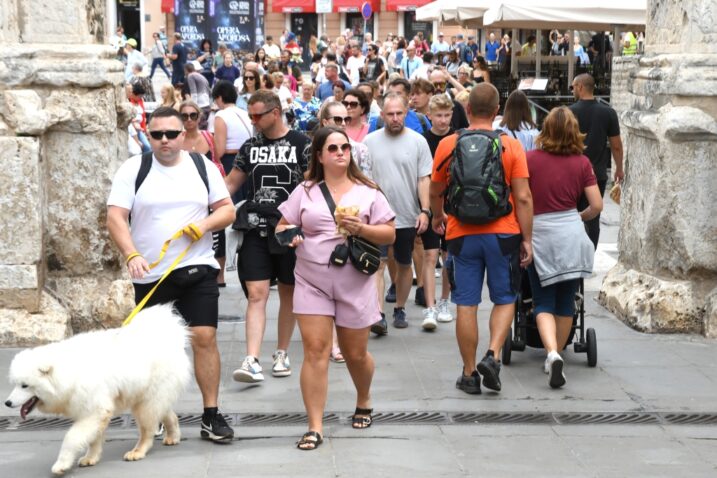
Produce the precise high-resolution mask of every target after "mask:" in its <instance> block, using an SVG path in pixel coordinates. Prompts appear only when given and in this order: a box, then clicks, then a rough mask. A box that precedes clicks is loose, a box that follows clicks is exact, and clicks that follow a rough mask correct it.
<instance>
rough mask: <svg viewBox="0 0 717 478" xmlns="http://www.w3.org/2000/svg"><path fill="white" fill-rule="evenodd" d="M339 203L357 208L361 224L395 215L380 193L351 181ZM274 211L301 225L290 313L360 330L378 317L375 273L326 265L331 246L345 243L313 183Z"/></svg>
mask: <svg viewBox="0 0 717 478" xmlns="http://www.w3.org/2000/svg"><path fill="white" fill-rule="evenodd" d="M339 205H340V206H358V207H359V217H360V218H361V222H364V223H367V224H372V225H375V224H385V223H387V222H389V221H391V220H393V218H394V217H395V216H396V215H395V214H394V212H393V211H392V210H391V207H390V206H389V205H388V201H387V200H386V197H385V196H384V195H383V193H381V192H380V191H378V190H376V189H372V188H369V187H367V186H364V185H363V184H356V185H354V187H353V188H351V190H350V191H349V192H347V193H346V194H344V196H343V197H342V198H341V202H340V203H339ZM279 211H281V214H282V215H283V216H284V219H285V220H286V221H287V222H288V223H289V224H294V225H297V226H301V229H302V230H303V232H304V242H303V243H302V244H301V245H299V247H297V248H296V268H295V269H294V276H295V278H296V285H295V288H294V313H295V314H301V315H326V316H330V317H334V319H335V321H336V325H338V326H340V327H347V328H350V329H362V328H365V327H369V326H370V325H371V324H373V323H375V322H378V321H379V320H380V319H381V316H380V311H379V306H378V296H377V293H376V277H375V275H371V276H368V275H366V274H363V273H361V272H359V271H358V270H356V268H354V266H353V265H352V264H350V263H348V264H346V265H344V266H343V267H339V266H335V265H330V266H329V257H330V256H331V252H332V251H333V250H334V247H335V246H336V245H337V244H341V243H342V242H344V241H345V239H344V237H343V236H342V235H340V234H338V233H337V232H336V223H335V222H334V219H333V218H332V217H331V213H330V212H329V207H328V206H327V204H326V200H325V199H324V196H323V195H322V194H321V190H320V189H319V186H318V185H313V186H312V187H311V189H309V191H308V192H307V191H306V189H305V188H304V184H301V185H299V186H297V187H296V189H294V191H293V192H292V193H291V195H290V196H289V199H287V200H286V201H285V202H284V203H283V204H281V206H279Z"/></svg>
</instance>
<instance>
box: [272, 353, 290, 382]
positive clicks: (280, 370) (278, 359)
mask: <svg viewBox="0 0 717 478" xmlns="http://www.w3.org/2000/svg"><path fill="white" fill-rule="evenodd" d="M272 358H273V359H274V365H273V366H272V367H271V374H272V375H273V376H274V377H288V376H289V375H291V363H290V362H289V356H288V355H287V354H286V350H277V351H276V352H274V355H272Z"/></svg>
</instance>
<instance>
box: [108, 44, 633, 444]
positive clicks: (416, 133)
mask: <svg viewBox="0 0 717 478" xmlns="http://www.w3.org/2000/svg"><path fill="white" fill-rule="evenodd" d="M175 39H178V38H177V36H176V35H175ZM286 39H289V40H291V37H290V36H289V35H288V34H287V36H286V38H283V39H282V43H283V42H284V40H286ZM155 41H156V45H155V47H153V53H152V55H153V58H154V54H155V50H156V52H157V53H158V54H160V53H162V47H163V44H162V40H161V37H160V36H159V35H157V36H156V38H155ZM456 41H457V43H456V45H452V44H451V43H449V42H447V41H445V40H444V38H443V35H439V38H438V40H437V41H436V42H434V44H433V45H428V43H427V42H426V41H425V40H424V39H423V38H422V37H421V36H417V37H416V38H414V39H412V40H410V41H408V42H407V41H406V39H403V38H393V37H392V36H389V37H388V38H387V39H386V41H385V42H373V41H371V40H370V38H369V39H367V44H366V43H362V44H360V43H358V42H355V41H353V40H351V39H350V38H345V37H343V36H342V37H340V38H338V39H337V40H336V42H329V41H328V39H326V38H323V37H322V38H321V39H319V41H317V42H316V45H315V46H316V49H317V51H316V53H317V55H319V56H318V57H316V65H317V67H316V68H314V66H313V65H312V68H311V77H312V78H311V79H309V78H308V75H307V78H304V77H303V75H301V74H299V73H297V71H296V70H297V68H296V67H297V66H298V64H297V63H296V58H297V57H296V54H295V52H294V50H295V49H294V48H291V47H288V48H284V49H282V48H281V47H280V46H279V45H276V44H274V43H273V40H272V38H271V37H267V44H266V45H264V46H263V47H262V48H260V49H259V51H257V52H255V53H253V54H251V55H247V56H244V57H243V58H241V59H237V58H235V56H234V55H233V53H232V52H231V51H229V50H227V49H226V48H225V47H224V46H223V45H219V52H218V53H215V52H213V51H212V45H211V43H206V42H203V43H202V51H201V55H200V57H199V58H197V60H196V63H195V62H194V61H193V62H191V63H186V56H187V55H186V51H185V50H186V49H184V50H183V47H180V48H177V45H178V44H179V45H181V42H179V43H176V42H175V44H174V45H173V46H172V48H171V49H166V48H165V50H164V53H163V54H164V55H166V58H169V60H170V61H171V63H172V72H171V76H172V82H171V83H172V84H173V85H174V86H177V87H178V90H179V91H182V89H183V88H184V93H183V94H182V93H179V94H176V93H175V91H174V88H173V86H170V85H167V89H166V92H165V90H164V89H163V90H162V106H161V107H159V108H158V109H157V110H155V112H154V113H153V114H152V116H151V119H150V121H149V124H146V125H145V124H142V121H141V120H142V118H140V116H139V115H138V116H137V118H135V121H133V126H134V127H136V128H137V133H138V134H137V135H135V136H133V138H134V137H137V140H136V141H137V143H138V146H139V147H140V148H141V149H140V152H144V154H138V155H137V156H133V157H132V158H130V159H129V160H128V161H127V162H126V163H125V164H124V165H123V166H122V167H121V168H120V171H119V172H118V173H117V175H116V177H115V180H114V182H113V187H112V193H111V195H110V200H109V201H108V206H109V210H110V215H109V220H108V223H109V228H110V233H111V235H112V238H113V239H114V240H115V242H116V243H117V245H118V247H119V248H120V250H121V252H122V253H123V255H124V257H125V258H126V259H127V267H128V269H129V271H130V274H131V276H132V279H133V281H134V283H135V291H136V297H137V300H140V299H141V298H142V296H143V294H144V293H146V292H147V291H148V290H149V289H150V288H151V287H152V285H153V284H155V283H156V281H157V280H158V274H160V273H161V272H162V269H163V267H159V268H157V269H151V270H150V269H149V268H148V260H154V259H155V258H156V257H157V255H158V251H159V248H160V247H161V245H162V243H163V241H164V240H165V239H167V238H168V237H169V236H171V234H172V233H174V232H176V230H178V229H184V230H185V231H187V237H188V239H186V240H188V241H195V244H194V245H193V246H192V248H191V249H190V251H192V253H190V254H188V255H187V257H185V258H184V259H183V260H182V261H181V262H180V263H179V265H178V268H177V269H176V270H175V271H173V272H172V273H171V274H170V275H169V278H170V279H169V280H168V282H169V284H170V285H169V286H166V287H165V285H164V284H162V286H161V287H160V289H159V290H160V291H161V290H162V288H163V287H164V288H165V289H166V290H165V291H164V292H163V293H162V294H158V295H156V296H155V298H154V299H153V301H154V302H157V301H168V300H176V301H177V307H178V309H179V310H180V312H182V314H185V318H186V319H187V321H188V323H189V325H190V327H191V328H192V330H193V331H194V332H195V338H194V339H193V347H194V353H195V366H196V367H197V381H198V382H199V385H200V388H201V389H202V393H203V396H204V402H205V403H204V406H205V414H204V417H203V420H202V436H203V437H205V438H207V439H211V440H214V441H227V440H229V439H231V437H232V436H233V430H232V429H231V427H229V426H228V425H227V424H226V422H225V421H224V419H223V418H221V414H220V413H218V411H217V403H216V389H217V384H218V370H219V356H218V353H215V351H216V341H215V335H214V333H215V328H216V324H217V299H218V294H219V292H218V291H219V289H218V288H219V287H222V286H224V282H225V281H224V275H223V274H224V272H225V268H226V269H227V270H229V267H228V265H229V264H233V267H232V270H233V269H234V267H235V268H236V270H237V271H238V275H239V279H240V282H241V286H242V289H243V291H244V294H245V295H246V297H247V300H248V302H247V309H246V311H244V312H245V317H246V356H245V358H244V359H243V360H242V362H241V363H240V364H237V368H236V370H234V372H233V378H234V379H235V380H237V381H240V382H246V383H261V382H262V381H264V380H265V375H264V372H265V371H264V367H263V365H262V361H263V360H265V359H266V358H267V357H265V356H264V355H262V343H263V341H264V332H265V328H266V322H267V310H266V309H267V302H268V298H269V292H270V288H271V287H272V284H276V285H277V288H278V295H279V304H280V307H279V313H278V319H279V320H278V340H277V343H276V346H275V348H274V351H273V353H272V354H271V359H270V361H269V362H270V363H271V368H270V371H271V375H272V376H273V377H278V378H281V377H287V376H289V375H291V374H292V372H293V369H292V363H291V361H290V359H289V344H290V340H291V337H292V334H293V332H294V328H295V324H296V323H297V322H298V325H299V331H300V334H301V338H302V344H303V349H304V361H303V364H302V367H301V380H300V383H301V392H302V396H303V400H304V405H305V407H306V411H307V415H308V421H309V423H308V428H309V430H308V432H307V433H306V434H305V435H304V436H303V437H302V438H301V440H300V441H299V443H298V446H299V448H301V449H304V450H311V449H315V448H317V447H318V446H320V445H321V443H322V440H323V437H322V434H323V429H322V416H323V412H324V407H325V404H326V397H327V393H328V390H327V389H328V366H329V360H334V361H339V362H343V361H345V363H346V365H347V368H348V371H349V373H350V375H351V378H352V380H353V383H354V386H355V388H356V410H355V412H354V415H353V419H352V426H353V427H354V428H359V429H360V428H366V427H369V426H371V424H372V414H373V409H372V405H371V393H370V386H371V380H372V377H373V373H374V368H375V364H374V360H373V358H372V357H371V355H370V353H369V352H368V350H367V347H368V339H369V335H370V333H374V334H376V335H380V336H383V335H387V334H389V325H392V326H393V328H395V329H404V328H406V327H409V326H411V325H412V324H416V325H418V324H420V327H422V329H423V330H425V331H428V332H430V331H433V330H436V329H437V328H438V327H439V326H441V325H440V324H445V323H447V322H451V321H453V319H454V310H455V315H456V325H455V330H456V339H457V343H458V351H459V354H460V357H461V359H462V363H463V365H462V370H461V373H460V375H459V377H458V380H457V382H456V387H457V388H458V389H460V390H462V391H464V392H466V393H469V394H478V393H481V382H482V385H483V387H485V388H488V389H490V390H493V391H496V392H499V391H500V390H501V387H502V386H501V381H500V369H501V363H500V359H499V358H500V352H501V348H502V346H503V343H504V342H505V339H506V337H507V335H508V333H509V330H510V327H511V324H512V321H513V317H514V310H515V301H516V297H517V292H518V288H519V284H520V280H521V279H520V278H521V271H523V273H525V274H528V276H529V278H530V284H531V287H532V289H533V294H534V301H535V314H536V316H537V325H538V328H539V331H540V336H541V339H542V340H543V343H544V345H545V349H546V362H545V364H544V370H545V371H546V373H548V374H549V380H548V383H549V385H550V386H551V387H560V386H563V385H564V384H565V381H566V379H565V374H564V368H563V362H562V359H561V357H560V352H561V351H562V350H563V348H564V346H565V342H566V341H567V333H569V329H570V325H571V324H572V317H573V314H574V300H573V296H574V293H575V290H576V288H577V284H578V281H579V280H580V278H582V277H586V276H587V275H589V274H590V272H591V268H592V260H593V253H594V248H595V247H596V245H597V240H598V239H597V237H598V234H599V219H598V218H599V213H600V210H601V208H602V195H603V193H604V190H605V184H606V181H607V167H608V165H609V161H610V159H609V158H610V152H612V156H613V157H614V159H615V163H616V168H615V170H614V176H615V180H616V181H619V180H621V179H622V178H623V176H624V172H623V167H622V147H621V143H620V136H619V126H618V125H617V121H616V116H615V114H614V111H613V110H612V109H610V108H609V107H607V106H605V105H602V104H600V103H597V102H595V100H594V98H593V96H592V92H593V89H594V81H593V80H592V77H590V76H589V75H587V74H585V75H580V76H578V77H577V78H575V82H574V84H573V91H574V94H575V98H576V100H578V101H577V103H575V104H574V105H573V106H572V107H571V108H565V107H561V108H556V109H554V110H553V111H552V112H550V114H549V115H548V117H547V118H546V119H545V122H544V123H543V125H542V128H541V129H539V128H538V125H537V124H536V120H535V118H534V117H533V115H532V114H531V109H530V106H529V103H528V100H527V98H526V97H525V95H524V94H523V93H522V92H520V91H515V92H513V93H512V94H511V95H510V97H509V98H508V101H507V103H506V104H505V107H504V108H503V110H502V111H501V107H500V102H499V94H498V91H497V90H496V88H495V87H494V86H493V85H492V84H491V83H490V75H489V73H488V71H487V69H486V68H485V62H486V60H484V58H483V56H481V55H480V54H479V52H478V48H477V45H476V43H475V40H474V39H473V38H471V37H469V38H468V40H467V41H466V42H463V38H462V36H461V35H458V36H457V37H456ZM286 44H287V45H290V43H289V42H288V41H287V43H286ZM506 44H507V43H506V42H505V40H504V39H502V40H500V41H498V40H496V39H495V38H494V36H492V35H491V37H490V41H489V43H488V44H487V46H486V57H487V61H491V62H492V61H500V57H501V54H502V53H501V52H502V50H504V49H505V48H506ZM159 45H162V46H159ZM169 52H171V53H169ZM399 53H400V54H399ZM157 58H159V57H157ZM175 62H179V63H175ZM182 62H184V63H182ZM453 63H458V65H457V68H456V69H455V73H453V72H452V70H453V68H452V66H451V65H452V64H453ZM468 65H474V66H475V67H474V68H473V67H468V69H463V70H461V69H462V68H464V67H466V66H468ZM156 66H159V67H161V68H162V69H163V71H164V72H165V73H167V71H166V70H165V69H164V68H165V66H166V65H165V63H164V62H159V61H157V62H155V60H154V59H153V61H152V72H153V73H154V70H155V68H156ZM198 66H199V68H198ZM177 68H179V71H180V72H181V76H178V75H179V73H177ZM207 69H209V70H211V71H207ZM461 72H463V73H467V75H463V74H462V73H461ZM208 73H211V76H210V75H209V74H208ZM175 80H177V81H175ZM187 85H189V86H188V88H185V87H186V86H187ZM140 86H141V85H140V84H139V83H132V84H130V86H129V87H128V97H129V98H130V99H131V101H132V102H133V104H135V105H139V106H138V107H141V103H142V98H141V96H142V94H143V92H142V90H141V88H140ZM131 127H132V126H131ZM140 134H141V135H143V136H144V139H142V136H140ZM607 144H610V149H608V148H607V147H606V145H607ZM197 153H199V154H200V155H202V156H203V157H202V156H199V158H200V159H197V156H196V154H197ZM143 165H144V166H143ZM147 165H149V166H147ZM143 168H149V169H144V173H142V171H143ZM140 174H146V180H145V182H146V183H152V188H149V187H144V188H141V189H140V188H139V186H136V184H138V183H137V182H136V178H137V176H138V175H140ZM222 177H224V179H223V180H222V179H221V178H222ZM207 178H208V179H207ZM163 181H165V182H166V181H169V183H166V184H162V182H163ZM202 181H203V182H204V184H202ZM166 189H171V190H172V197H171V198H161V199H160V198H159V197H157V196H156V193H155V191H164V190H166ZM207 190H208V195H207V194H206V192H207ZM190 192H191V194H192V196H191V200H190V201H186V200H183V198H185V199H186V197H188V196H186V197H185V194H189V193H190ZM232 203H233V204H234V207H231V205H232ZM232 209H233V210H234V211H233V212H232ZM130 213H131V217H132V227H131V228H130V227H129V223H128V221H129V217H130ZM230 224H231V227H230V228H228V229H227V232H225V227H227V226H229V225H230ZM584 224H588V226H587V227H588V231H589V236H588V235H587V234H586V232H585V231H586V229H585V226H584ZM170 225H171V226H170ZM168 228H169V229H173V230H172V231H169V229H168ZM237 232H238V233H239V234H238V237H235V234H236V233H237ZM212 233H213V234H212ZM230 235H231V236H232V237H231V238H230ZM210 236H213V238H212V237H210ZM591 240H592V241H593V243H594V245H595V247H589V246H590V245H591V242H590V241H591ZM586 244H587V245H588V247H585V246H586ZM556 245H558V246H556ZM176 247H177V248H179V247H184V246H182V245H181V244H179V245H177V246H176ZM171 250H172V249H170V251H171ZM556 254H557V255H559V256H560V257H556ZM145 257H146V258H147V259H145ZM163 264H164V263H163ZM437 265H440V266H441V270H440V271H438V270H437V268H436V266H437ZM198 266H201V267H199V270H197V271H195V272H194V273H191V274H190V273H189V272H188V271H192V270H193V269H196V268H197V267H198ZM188 274H189V275H188ZM192 274H194V275H192ZM437 275H439V276H440V275H442V277H443V280H442V288H441V290H440V291H436V277H437ZM386 277H388V278H389V281H388V282H386ZM484 277H487V284H488V290H489V297H490V300H491V302H492V303H493V308H492V310H491V314H490V336H489V337H488V338H487V340H485V341H484V342H482V345H481V346H480V347H479V337H478V326H477V311H478V307H479V305H480V303H481V302H482V297H481V291H482V287H483V280H484ZM414 280H415V282H416V283H417V284H418V286H419V287H418V288H417V290H416V296H415V297H414V301H415V303H416V304H418V305H420V306H422V307H423V312H422V315H421V316H420V317H413V316H411V314H410V313H409V312H407V309H406V304H407V302H408V301H409V300H410V297H409V295H410V291H411V287H412V284H413V282H414ZM384 302H388V303H392V304H394V305H393V310H392V313H391V315H390V317H387V316H386V315H384V312H383V311H384ZM451 303H452V304H455V306H456V308H455V309H454V308H453V306H452V305H451ZM389 322H390V324H389ZM566 331H567V332H566ZM479 352H480V353H479ZM479 357H480V360H479V359H478V358H479ZM201 367H204V369H203V370H202V371H200V370H199V368H201Z"/></svg>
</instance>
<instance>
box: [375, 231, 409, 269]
mask: <svg viewBox="0 0 717 478" xmlns="http://www.w3.org/2000/svg"><path fill="white" fill-rule="evenodd" d="M415 240H416V228H415V227H406V228H403V229H396V240H395V241H394V243H393V244H392V247H393V259H394V260H395V261H396V262H398V263H399V264H401V265H404V266H410V265H411V264H412V263H413V258H412V257H411V255H412V254H413V242H414V241H415ZM389 247H391V246H381V247H380V249H381V257H382V258H387V257H388V248H389Z"/></svg>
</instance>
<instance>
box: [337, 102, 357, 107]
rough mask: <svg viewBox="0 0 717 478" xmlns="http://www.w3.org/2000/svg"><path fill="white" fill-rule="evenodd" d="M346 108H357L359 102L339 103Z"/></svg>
mask: <svg viewBox="0 0 717 478" xmlns="http://www.w3.org/2000/svg"><path fill="white" fill-rule="evenodd" d="M341 103H342V104H343V105H344V106H345V107H346V108H358V107H359V102H358V101H342V102H341Z"/></svg>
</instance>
